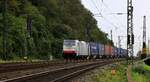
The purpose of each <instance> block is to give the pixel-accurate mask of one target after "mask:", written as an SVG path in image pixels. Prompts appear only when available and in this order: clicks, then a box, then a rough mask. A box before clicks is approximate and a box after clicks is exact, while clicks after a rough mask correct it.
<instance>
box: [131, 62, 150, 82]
mask: <svg viewBox="0 0 150 82" xmlns="http://www.w3.org/2000/svg"><path fill="white" fill-rule="evenodd" d="M132 79H133V80H134V81H135V82H150V66H148V65H146V64H145V63H139V64H138V65H136V66H134V67H133V68H132Z"/></svg>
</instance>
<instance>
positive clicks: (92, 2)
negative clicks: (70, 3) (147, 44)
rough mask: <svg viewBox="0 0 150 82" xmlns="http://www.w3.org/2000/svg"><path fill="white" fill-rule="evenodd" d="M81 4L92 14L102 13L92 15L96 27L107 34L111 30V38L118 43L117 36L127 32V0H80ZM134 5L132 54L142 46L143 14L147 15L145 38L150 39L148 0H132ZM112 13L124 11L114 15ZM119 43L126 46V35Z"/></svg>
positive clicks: (149, 6)
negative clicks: (95, 21)
mask: <svg viewBox="0 0 150 82" xmlns="http://www.w3.org/2000/svg"><path fill="white" fill-rule="evenodd" d="M82 3H83V5H84V6H85V7H86V8H87V9H88V10H90V11H91V12H92V13H93V14H99V13H101V14H102V17H101V16H97V15H96V16H94V17H95V19H96V20H97V22H98V24H97V25H98V27H99V28H100V29H101V30H102V31H104V32H106V33H108V34H109V38H110V30H111V29H112V31H113V40H114V43H115V45H117V44H118V36H119V35H120V36H126V33H127V20H126V19H127V14H126V13H127V0H82ZM133 6H134V19H133V23H134V34H135V44H134V52H135V53H134V55H135V54H136V53H137V51H138V50H139V49H141V48H142V46H141V45H142V32H143V31H142V26H143V16H144V15H146V16H147V40H148V38H149V39H150V28H149V27H150V0H133ZM114 13H124V14H123V15H116V14H114ZM121 39H122V40H121V45H122V47H123V48H126V37H122V38H121Z"/></svg>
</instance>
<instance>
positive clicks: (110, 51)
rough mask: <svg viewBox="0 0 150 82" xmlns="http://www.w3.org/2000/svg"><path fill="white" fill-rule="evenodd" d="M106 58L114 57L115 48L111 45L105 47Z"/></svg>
mask: <svg viewBox="0 0 150 82" xmlns="http://www.w3.org/2000/svg"><path fill="white" fill-rule="evenodd" d="M104 52H105V53H104V57H106V58H112V57H113V47H112V46H110V45H105V49H104Z"/></svg>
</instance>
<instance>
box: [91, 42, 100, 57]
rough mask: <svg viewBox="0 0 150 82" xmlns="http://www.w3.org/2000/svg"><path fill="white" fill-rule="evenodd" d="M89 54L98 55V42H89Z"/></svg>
mask: <svg viewBox="0 0 150 82" xmlns="http://www.w3.org/2000/svg"><path fill="white" fill-rule="evenodd" d="M89 47H90V55H99V44H98V43H92V42H90V43H89Z"/></svg>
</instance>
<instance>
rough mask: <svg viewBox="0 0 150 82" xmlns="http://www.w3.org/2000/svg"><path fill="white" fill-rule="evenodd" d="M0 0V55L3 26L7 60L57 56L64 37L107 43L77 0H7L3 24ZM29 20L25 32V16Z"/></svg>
mask: <svg viewBox="0 0 150 82" xmlns="http://www.w3.org/2000/svg"><path fill="white" fill-rule="evenodd" d="M3 1H5V0H1V1H0V47H1V49H0V55H1V56H0V57H1V58H2V56H3V51H2V47H3V44H2V42H3V41H2V38H3V34H2V33H3V28H4V27H5V28H7V29H6V32H7V39H6V40H7V52H8V57H9V58H10V59H16V58H17V59H18V58H23V57H24V56H25V55H27V56H28V57H29V58H35V59H48V57H49V55H53V56H54V57H55V58H61V55H62V44H63V40H64V39H79V40H86V39H87V37H86V33H87V32H86V29H89V34H90V35H89V36H88V38H90V41H94V42H100V43H104V44H106V43H110V41H109V39H108V38H106V34H105V33H104V32H102V31H101V30H100V29H98V27H97V22H96V20H95V19H94V18H93V17H92V14H91V12H89V11H88V10H87V9H85V8H84V7H83V5H82V4H81V1H80V0H61V1H60V0H7V1H8V2H7V9H6V12H5V15H6V19H5V21H6V23H7V26H6V25H4V22H3V21H4V19H3V18H4V17H3V15H2V13H4V11H3V8H4V2H3ZM28 16H29V17H31V19H32V34H31V36H30V35H29V32H28V31H27V27H26V26H27V23H26V19H27V17H28Z"/></svg>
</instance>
